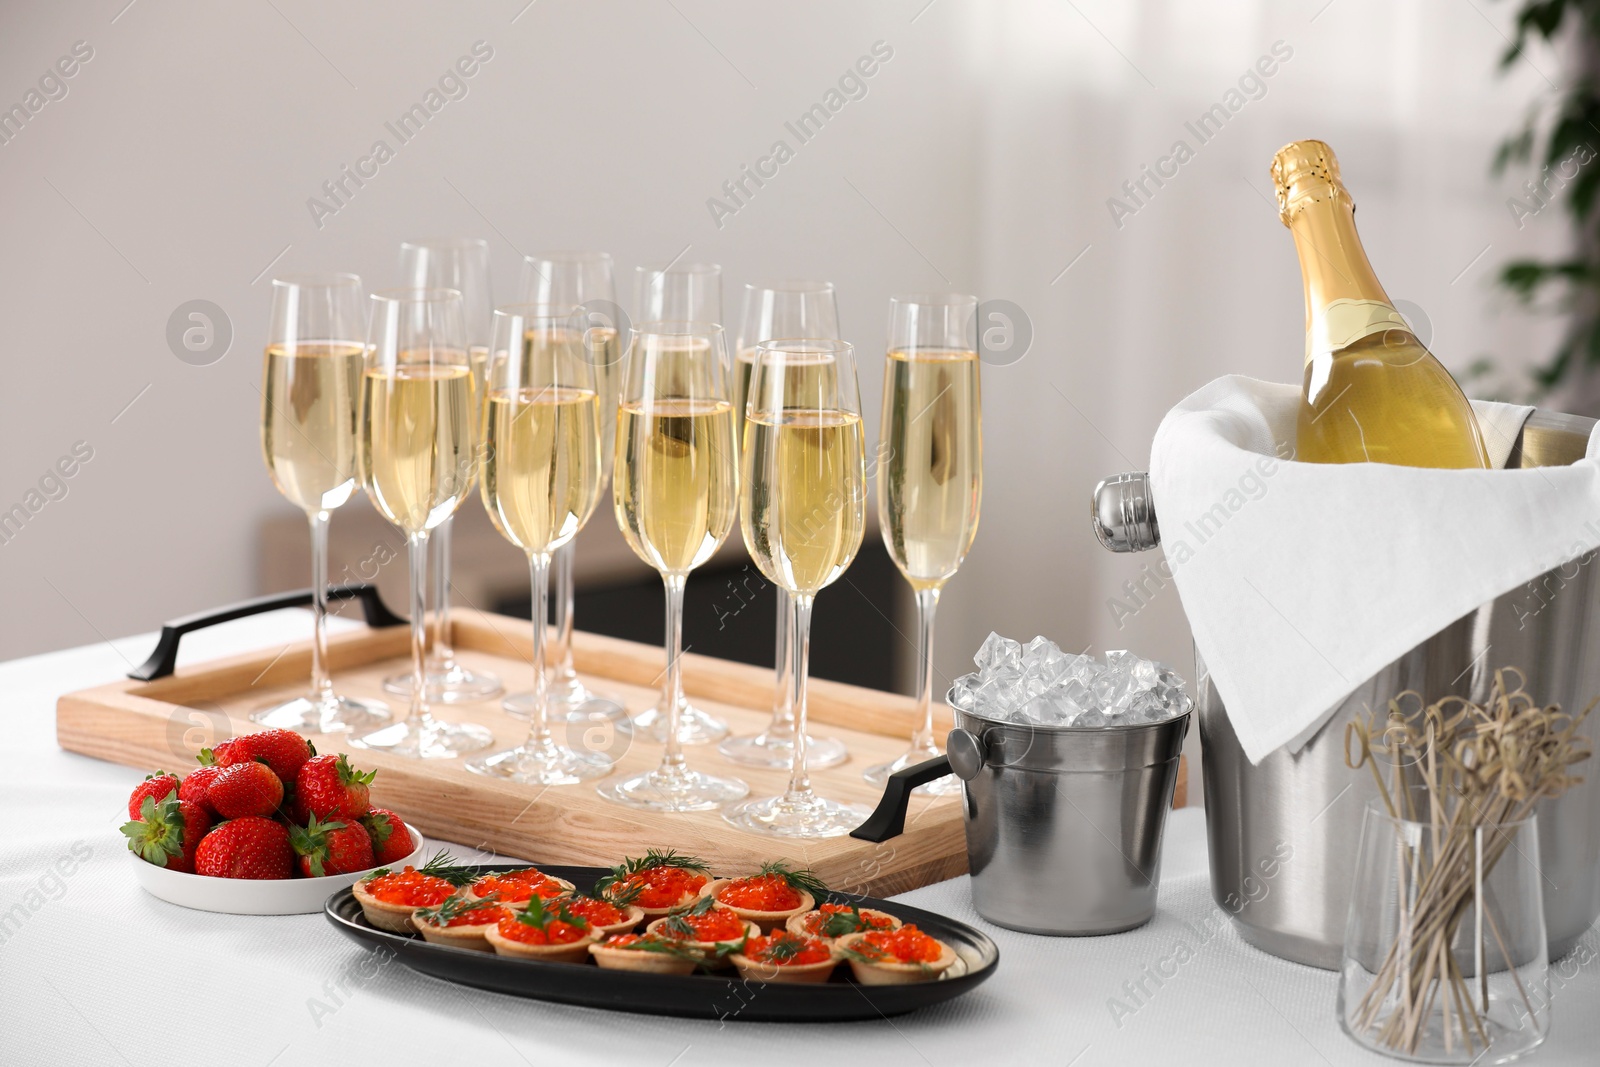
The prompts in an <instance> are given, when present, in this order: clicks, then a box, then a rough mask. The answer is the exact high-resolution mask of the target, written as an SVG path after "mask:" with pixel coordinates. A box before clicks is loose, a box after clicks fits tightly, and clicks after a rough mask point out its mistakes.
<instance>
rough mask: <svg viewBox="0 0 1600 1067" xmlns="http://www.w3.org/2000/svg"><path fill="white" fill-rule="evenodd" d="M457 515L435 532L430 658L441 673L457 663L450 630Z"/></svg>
mask: <svg viewBox="0 0 1600 1067" xmlns="http://www.w3.org/2000/svg"><path fill="white" fill-rule="evenodd" d="M453 525H455V516H454V515H452V516H451V517H450V518H448V519H446V520H444V521H443V522H441V523H440V524H439V525H438V527H436V528H435V529H434V531H433V538H432V540H433V542H434V546H435V547H434V561H433V563H434V566H433V603H434V613H433V655H432V656H431V657H429V658H430V659H431V660H432V661H433V664H434V666H435V667H436V668H437V669H439V670H449V669H450V668H451V667H452V666H453V665H454V664H455V658H456V656H455V649H453V648H452V647H451V645H450V642H451V639H452V638H453V637H454V634H453V633H452V632H451V630H450V528H451V527H452V526H453Z"/></svg>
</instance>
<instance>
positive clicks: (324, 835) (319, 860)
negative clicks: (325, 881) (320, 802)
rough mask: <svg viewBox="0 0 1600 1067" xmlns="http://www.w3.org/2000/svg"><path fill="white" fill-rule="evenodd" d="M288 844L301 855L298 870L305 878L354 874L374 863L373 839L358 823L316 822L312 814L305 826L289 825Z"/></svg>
mask: <svg viewBox="0 0 1600 1067" xmlns="http://www.w3.org/2000/svg"><path fill="white" fill-rule="evenodd" d="M289 843H290V844H292V845H293V846H294V850H295V853H296V854H297V855H299V857H300V873H301V874H303V875H305V876H306V877H308V878H321V877H322V876H323V875H325V874H353V873H355V872H356V871H364V870H367V869H368V868H370V867H375V866H377V864H375V863H374V862H373V860H372V838H370V837H368V836H367V830H366V827H364V826H362V825H361V824H360V823H343V822H338V821H336V820H329V821H328V822H319V821H318V819H317V817H316V816H315V815H313V816H312V817H311V821H310V822H308V823H307V824H306V825H305V826H291V827H289Z"/></svg>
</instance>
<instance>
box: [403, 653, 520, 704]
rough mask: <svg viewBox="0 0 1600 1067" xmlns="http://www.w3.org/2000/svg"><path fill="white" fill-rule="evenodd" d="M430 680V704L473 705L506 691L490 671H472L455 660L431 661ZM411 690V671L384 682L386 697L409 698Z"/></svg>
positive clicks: (428, 675) (428, 677)
mask: <svg viewBox="0 0 1600 1067" xmlns="http://www.w3.org/2000/svg"><path fill="white" fill-rule="evenodd" d="M426 677H427V681H428V703H430V704H471V703H473V702H474V701H478V700H488V699H489V698H490V697H494V696H499V695H500V694H501V693H502V692H504V691H505V686H503V685H501V684H500V679H498V678H496V677H495V676H494V675H492V674H490V673H488V672H487V671H469V670H467V669H466V668H465V667H463V666H461V664H459V663H456V662H455V661H453V660H452V661H450V662H449V663H445V664H441V663H439V662H437V661H435V660H429V661H428V668H427V672H426ZM411 686H412V679H411V672H410V671H407V672H406V673H404V674H393V675H390V676H389V677H387V678H385V679H384V680H383V691H384V692H385V693H395V694H398V695H400V696H405V697H409V696H410V695H411Z"/></svg>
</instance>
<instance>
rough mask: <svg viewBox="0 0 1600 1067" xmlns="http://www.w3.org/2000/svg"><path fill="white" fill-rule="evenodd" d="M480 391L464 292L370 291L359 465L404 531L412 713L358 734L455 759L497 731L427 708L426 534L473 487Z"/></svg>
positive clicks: (381, 506) (387, 745)
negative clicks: (437, 716)
mask: <svg viewBox="0 0 1600 1067" xmlns="http://www.w3.org/2000/svg"><path fill="white" fill-rule="evenodd" d="M477 400H478V390H477V386H476V382H475V381H474V379H473V374H472V362H471V355H470V352H469V349H468V345H467V333H466V326H465V323H464V321H463V316H462V302H461V294H460V293H459V292H458V291H456V290H454V289H391V290H387V291H383V292H377V293H374V294H372V315H371V319H370V322H369V324H368V327H367V362H366V371H365V374H364V376H363V379H362V392H361V434H360V452H359V458H360V469H361V475H362V479H363V481H364V482H365V484H366V489H367V496H368V497H370V498H371V500H372V503H373V506H375V507H376V508H377V509H378V512H379V514H381V515H382V516H383V517H384V518H386V519H388V520H389V521H390V522H391V523H393V524H394V525H395V526H397V527H399V528H400V531H401V532H402V533H404V534H405V537H406V547H407V550H408V555H409V557H410V564H411V708H410V711H409V713H408V714H407V716H406V718H405V719H404V720H403V721H401V722H397V723H393V724H392V725H389V726H385V727H383V728H382V729H379V730H376V731H374V732H372V733H369V734H366V735H364V736H362V737H359V738H356V739H355V741H354V742H353V743H354V744H356V745H357V746H359V747H363V748H372V749H379V750H382V751H385V752H390V753H393V754H394V755H397V756H409V757H413V758H421V759H451V758H453V757H456V756H460V755H464V754H465V753H468V752H476V751H477V750H478V749H480V748H486V747H488V746H489V745H490V744H491V743H493V741H494V735H492V734H491V733H489V731H488V730H485V729H484V728H483V727H481V726H477V725H474V724H471V723H448V722H441V721H439V720H437V719H435V718H434V717H433V715H432V713H431V712H430V711H429V707H428V706H429V697H428V687H427V683H426V678H427V673H426V664H425V659H426V657H425V655H424V651H425V646H426V642H427V634H426V629H427V621H426V607H425V603H424V590H425V588H426V585H427V578H428V537H429V535H430V534H431V533H432V532H433V531H434V530H437V529H438V528H439V525H440V524H441V523H443V522H444V521H445V520H446V519H448V518H449V517H450V516H451V515H454V514H455V511H456V508H457V507H459V506H460V504H461V501H462V498H464V497H465V496H466V495H467V492H468V490H469V489H470V488H471V486H472V478H473V466H474V457H473V451H474V448H475V446H476V442H477V421H478V419H479V417H480V415H479V412H478V405H477Z"/></svg>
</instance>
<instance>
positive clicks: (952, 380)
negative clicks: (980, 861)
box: [866, 294, 983, 795]
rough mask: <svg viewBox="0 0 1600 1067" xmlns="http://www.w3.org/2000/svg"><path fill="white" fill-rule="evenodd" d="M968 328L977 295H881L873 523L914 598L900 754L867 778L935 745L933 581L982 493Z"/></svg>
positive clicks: (957, 546) (965, 540)
mask: <svg viewBox="0 0 1600 1067" xmlns="http://www.w3.org/2000/svg"><path fill="white" fill-rule="evenodd" d="M977 331H978V300H977V297H973V296H965V295H961V294H937V295H927V296H897V297H894V298H893V299H891V300H890V301H889V356H888V359H887V360H886V361H885V366H884V380H883V425H882V428H881V440H880V446H879V450H880V452H881V454H882V455H883V457H884V458H883V468H882V469H881V470H880V471H879V472H878V522H879V524H880V525H881V527H882V530H883V543H884V544H885V545H886V546H887V547H888V549H889V558H890V559H893V560H894V565H895V566H896V567H898V568H900V573H901V574H903V575H905V577H906V581H908V582H910V583H911V589H912V592H913V593H914V594H915V595H916V599H917V683H916V684H917V725H916V729H915V732H914V733H912V735H911V747H910V748H909V749H908V750H907V751H906V752H905V754H904V755H902V756H900V757H899V758H897V759H894V760H891V761H890V762H888V763H880V764H878V765H877V766H875V767H871V768H869V769H868V770H867V772H866V779H867V781H869V782H871V783H873V784H874V785H882V784H883V783H884V782H885V781H886V780H887V779H888V777H889V776H890V775H891V774H893V773H895V772H896V771H900V770H904V769H905V768H907V767H910V766H912V765H914V764H917V763H921V762H923V761H924V760H930V759H933V758H934V757H936V756H938V755H939V754H940V751H941V750H940V748H939V746H938V744H937V743H936V742H935V741H934V736H933V616H934V612H935V610H936V609H937V608H938V607H939V592H940V590H942V589H943V588H944V584H945V583H946V582H948V581H949V580H950V579H951V577H952V576H953V575H954V574H955V573H956V568H958V567H960V566H961V561H962V560H964V559H966V558H967V551H968V550H969V549H971V548H972V539H973V537H974V536H975V535H976V534H977V532H978V506H979V504H980V502H981V501H982V497H983V419H982V403H981V401H980V396H979V389H978V335H977ZM919 789H920V790H921V791H926V792H929V793H933V794H937V795H945V794H951V793H959V792H960V791H961V783H960V781H958V780H957V779H956V777H955V776H954V775H946V776H945V777H943V778H939V779H937V780H935V781H933V782H930V783H929V784H928V785H925V786H921V787H919Z"/></svg>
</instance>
